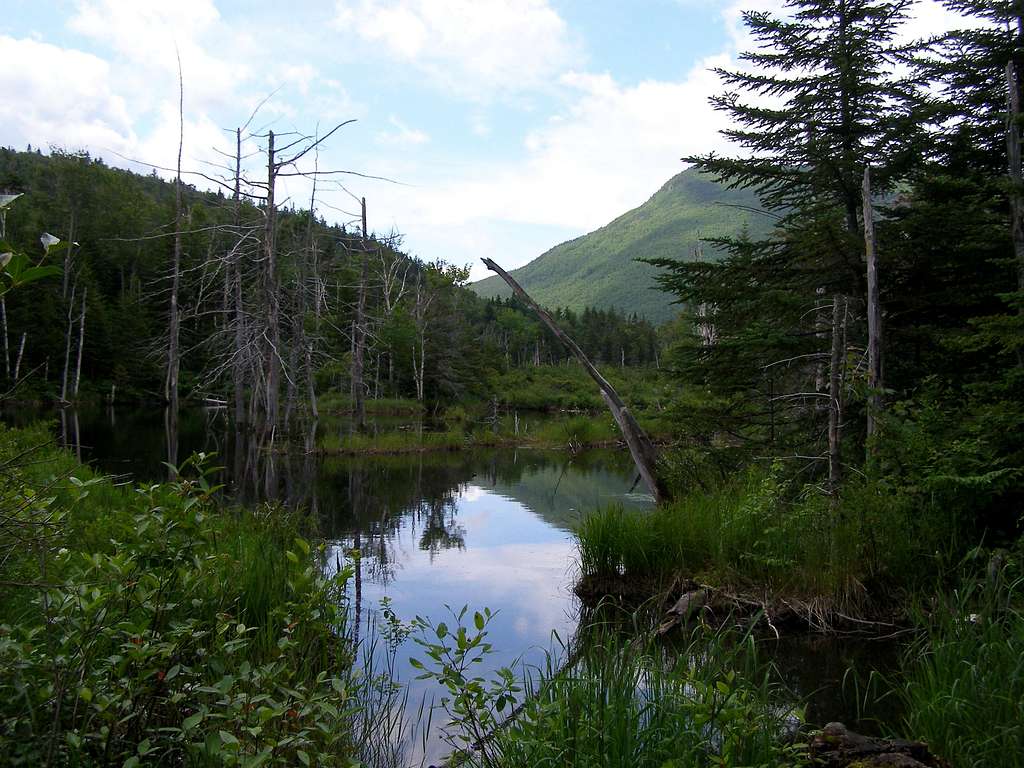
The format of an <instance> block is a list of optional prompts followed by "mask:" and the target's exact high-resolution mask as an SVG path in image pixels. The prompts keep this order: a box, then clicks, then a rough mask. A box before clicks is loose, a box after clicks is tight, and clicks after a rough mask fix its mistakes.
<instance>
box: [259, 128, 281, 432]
mask: <svg viewBox="0 0 1024 768" xmlns="http://www.w3.org/2000/svg"><path fill="white" fill-rule="evenodd" d="M276 181H277V166H276V165H275V164H274V132H273V131H270V133H269V134H268V139H267V210H266V221H265V227H264V232H263V258H264V269H265V276H264V300H265V301H266V303H267V308H266V311H267V334H268V336H269V341H268V345H269V347H270V348H269V350H267V357H266V360H265V364H266V387H267V392H266V398H267V399H266V405H267V407H266V416H267V424H266V427H267V429H272V428H273V427H274V425H275V424H277V410H278V398H279V395H280V393H279V389H280V384H279V379H280V376H281V362H280V359H279V358H278V355H279V354H280V349H281V327H280V318H279V311H278V310H279V307H278V303H277V300H278V286H277V253H276V250H275V248H274V230H275V225H276V223H277V209H276V207H275V205H276V204H275V202H274V185H275V183H276Z"/></svg>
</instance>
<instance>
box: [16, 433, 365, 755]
mask: <svg viewBox="0 0 1024 768" xmlns="http://www.w3.org/2000/svg"><path fill="white" fill-rule="evenodd" d="M2 437H3V443H2V445H0V448H2V449H3V456H4V457H5V459H6V460H5V462H4V467H5V472H4V473H3V479H4V486H3V489H4V494H3V496H2V497H0V501H2V503H3V504H4V506H5V509H11V506H10V505H11V503H12V502H19V501H21V500H24V499H32V500H33V501H34V503H35V504H36V506H40V507H41V508H42V509H44V510H45V511H46V513H47V518H46V520H47V523H46V524H47V526H48V530H49V531H51V532H52V535H51V536H49V537H48V538H46V539H39V537H38V535H37V534H38V532H33V530H32V529H29V528H25V527H24V526H22V527H20V528H11V529H5V530H4V535H5V539H4V543H5V544H8V545H9V544H11V543H12V542H14V543H16V538H17V536H19V535H29V536H34V537H35V538H32V539H26V542H27V543H28V544H30V545H31V546H29V547H28V548H29V549H30V550H31V553H30V554H31V555H32V556H31V557H21V558H20V559H19V558H8V560H7V561H6V562H5V564H4V570H3V572H2V574H0V577H2V578H3V579H4V580H5V581H9V579H10V576H11V575H12V570H11V567H14V568H15V569H16V570H15V571H13V572H14V573H17V574H18V575H19V576H21V577H22V578H23V579H27V580H26V582H25V584H24V585H23V587H22V589H21V590H20V598H21V599H20V600H19V601H18V602H17V603H16V605H17V607H18V609H17V610H16V611H9V612H5V614H4V622H3V625H2V626H0V754H3V755H4V757H5V759H6V760H7V761H8V762H9V763H11V764H14V765H19V764H23V765H37V764H59V765H64V764H71V765H89V764H104V765H107V764H111V763H114V764H119V765H137V764H141V763H151V762H153V761H155V760H158V761H160V762H162V763H172V764H185V765H259V764H278V765H296V764H311V763H315V764H318V765H348V764H350V762H351V758H354V757H355V755H356V754H357V753H358V752H359V751H361V750H362V749H363V748H364V747H365V746H366V744H365V734H366V733H367V732H368V728H367V720H366V718H367V716H368V715H367V712H366V711H365V708H364V707H363V706H362V703H361V702H360V701H359V697H360V696H361V694H362V693H363V692H364V691H365V689H366V688H367V686H370V685H375V684H376V683H375V682H374V681H371V680H368V679H367V678H365V677H363V676H360V675H357V674H354V673H353V669H352V667H353V658H354V649H353V647H352V643H351V642H350V640H349V639H348V637H349V633H348V613H347V602H346V600H345V596H344V587H345V583H346V581H347V580H348V578H349V577H350V576H351V573H352V570H351V568H350V567H346V568H342V569H341V571H340V572H339V573H338V574H336V575H335V576H334V577H331V578H326V577H324V576H323V575H322V565H321V563H320V562H319V560H320V557H319V553H318V552H317V551H314V550H313V549H312V548H311V547H310V545H309V544H307V543H306V541H305V540H304V539H303V538H301V536H300V535H299V533H300V530H299V528H300V520H299V519H298V517H297V516H296V515H295V514H294V513H291V512H288V511H286V510H283V509H280V508H277V507H270V506H266V507H262V508H259V509H256V510H253V511H237V512H234V513H232V512H231V511H228V510H224V509H221V508H218V506H217V505H216V503H215V498H216V492H217V486H216V485H215V484H214V483H212V481H211V477H212V475H213V474H214V472H213V470H212V469H211V468H209V466H208V462H207V461H206V459H207V457H202V456H199V457H196V458H195V459H193V460H190V461H189V462H186V465H185V466H183V467H182V468H181V473H180V474H179V476H178V478H177V479H176V480H175V481H173V482H170V483H164V484H157V485H152V486H148V487H143V488H137V489H129V488H126V487H119V486H115V485H114V484H113V483H112V482H111V481H110V480H109V479H106V478H99V477H95V476H91V473H89V472H88V470H84V469H82V468H80V467H77V466H76V465H75V464H74V462H73V459H71V458H70V457H69V456H68V455H67V454H65V453H63V452H60V451H56V450H54V449H53V448H52V447H48V448H47V447H41V448H37V451H38V452H39V455H36V456H35V458H34V459H33V461H31V462H28V463H24V462H22V461H21V459H20V458H19V457H23V456H24V453H23V451H21V450H19V446H20V445H21V444H22V443H24V442H26V441H27V442H28V443H30V444H31V445H32V446H34V447H37V446H38V445H39V443H37V442H36V441H37V440H38V438H39V437H40V434H39V433H38V432H31V431H30V432H24V433H21V432H11V431H6V432H4V433H3V435H2ZM42 457H45V458H46V459H47V461H46V462H45V463H41V462H40V461H39V459H40V458H42ZM69 473H72V474H69ZM33 478H46V479H44V480H43V481H42V482H43V486H41V487H43V488H45V492H43V493H41V492H40V490H39V488H38V487H36V486H35V485H34V484H33ZM25 508H26V507H25V505H24V504H20V506H16V507H15V509H18V510H22V511H23V510H24V509H25ZM101 531H105V533H106V540H105V541H102V542H100V539H101V535H102V534H101ZM97 543H101V544H102V546H97V547H95V548H94V547H93V545H94V544H97ZM8 549H9V550H11V551H16V548H13V547H8ZM12 559H13V560H14V561H15V562H14V563H13V565H12V562H11V560H12ZM33 564H34V567H35V571H34V572H33V571H32V570H31V566H33ZM12 604H14V603H12Z"/></svg>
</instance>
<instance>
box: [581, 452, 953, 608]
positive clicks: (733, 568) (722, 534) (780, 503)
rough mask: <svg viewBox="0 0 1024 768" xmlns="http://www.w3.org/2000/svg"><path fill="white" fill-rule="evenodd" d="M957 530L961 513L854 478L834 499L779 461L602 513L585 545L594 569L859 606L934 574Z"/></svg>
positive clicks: (584, 536) (585, 559) (587, 564)
mask: <svg viewBox="0 0 1024 768" xmlns="http://www.w3.org/2000/svg"><path fill="white" fill-rule="evenodd" d="M955 533H956V531H955V521H953V520H950V519H949V518H948V517H943V515H942V514H941V513H939V512H937V511H936V510H929V509H920V508H913V507H912V506H911V505H910V504H908V503H906V502H905V501H904V500H903V499H902V498H901V497H900V496H899V495H898V494H897V493H895V492H893V491H892V490H891V489H885V488H880V487H878V486H875V485H871V484H868V483H867V482H864V483H862V484H860V485H858V484H856V483H853V482H851V483H849V484H848V487H847V489H846V491H845V494H844V496H843V498H842V500H841V504H840V505H839V507H838V508H833V507H832V506H831V504H830V500H829V499H828V498H827V497H826V496H824V495H823V494H821V493H820V492H818V491H817V490H816V489H810V488H798V487H795V486H794V485H793V484H792V483H791V482H790V481H788V480H787V479H786V477H785V475H784V474H783V472H782V471H781V469H780V468H779V467H777V466H776V467H772V468H764V467H755V468H751V469H749V470H747V471H746V472H744V473H742V474H740V475H739V476H736V477H734V478H732V479H730V480H728V481H726V482H724V483H721V484H719V485H717V486H714V487H711V488H709V489H706V490H705V489H700V490H694V491H691V492H690V493H687V494H685V495H683V496H682V497H681V498H679V499H678V500H677V501H675V502H673V503H671V504H668V505H664V506H661V507H658V508H657V509H655V510H653V511H652V512H650V513H636V512H629V513H627V512H624V511H623V510H622V509H620V508H616V507H610V508H607V509H603V510H599V511H596V512H593V513H591V514H590V515H588V516H587V517H586V518H584V519H583V521H582V522H581V524H580V526H579V528H578V531H577V547H578V550H579V558H580V566H581V571H582V573H583V575H584V576H593V577H599V578H601V577H611V578H615V577H620V578H625V579H632V580H648V581H650V580H663V579H668V578H671V577H672V576H674V575H676V574H684V575H687V576H690V577H693V578H697V579H698V580H705V581H708V582H710V583H713V584H716V585H718V586H735V587H743V586H756V587H757V588H758V590H759V591H764V590H767V591H769V592H771V593H776V594H778V593H785V594H787V595H789V596H795V597H804V598H824V599H827V600H829V601H833V602H835V601H840V602H843V603H845V604H850V603H858V602H861V601H865V600H868V599H869V598H870V597H872V596H877V593H884V592H886V591H887V590H892V589H894V588H896V586H897V585H898V586H899V587H901V588H905V589H912V588H913V587H914V586H917V585H921V584H923V583H934V579H935V575H936V573H937V572H938V570H939V569H940V568H941V567H942V564H943V563H944V562H945V560H946V558H947V557H948V556H949V555H948V552H949V550H950V549H951V548H952V547H953V546H954V545H953V544H952V543H951V542H953V541H954V540H955ZM872 590H873V591H874V592H875V593H876V595H871V594H869V593H870V592H871V591H872Z"/></svg>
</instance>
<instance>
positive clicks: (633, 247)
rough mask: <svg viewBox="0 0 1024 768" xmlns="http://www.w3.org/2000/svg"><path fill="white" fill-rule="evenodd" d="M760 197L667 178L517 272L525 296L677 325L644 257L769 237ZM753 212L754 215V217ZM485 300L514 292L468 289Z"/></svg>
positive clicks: (483, 286)
mask: <svg viewBox="0 0 1024 768" xmlns="http://www.w3.org/2000/svg"><path fill="white" fill-rule="evenodd" d="M758 207H759V206H758V201H757V197H756V196H755V195H754V194H753V193H752V192H749V191H746V190H742V191H737V190H729V189H726V188H725V187H724V186H722V185H721V184H718V183H717V182H715V181H713V180H712V179H710V178H709V177H707V176H704V175H702V174H699V173H697V172H696V171H695V170H692V169H690V170H686V171H683V172H682V173H680V174H678V175H676V176H674V177H673V178H671V179H669V181H668V182H666V183H665V185H664V186H663V187H662V188H661V189H659V190H658V191H657V192H656V193H655V194H654V196H653V197H651V198H650V199H649V200H648V201H647V202H646V203H644V204H643V205H641V206H640V207H639V208H634V209H633V210H632V211H629V212H628V213H624V214H623V215H621V216H619V217H618V218H617V219H615V220H614V221H612V222H611V223H610V224H607V225H605V226H603V227H601V228H600V229H598V230H596V231H594V232H591V233H590V234H588V235H583V236H582V237H577V238H576V239H575V240H569V241H568V242H565V243H562V244H561V245H556V246H555V247H554V248H552V249H551V250H549V251H547V252H546V253H544V254H542V255H541V256H539V257H537V258H536V259H534V260H533V261H531V262H530V263H529V264H527V265H526V266H523V267H520V268H519V269H517V270H514V271H513V272H512V275H513V276H514V277H515V278H516V280H518V281H519V284H520V285H522V286H523V288H524V289H525V290H526V292H527V293H529V294H530V295H531V296H532V297H533V298H534V299H536V300H537V301H538V302H539V303H540V304H543V305H545V306H547V307H552V308H554V307H569V308H571V309H573V310H577V311H579V310H582V309H583V308H584V307H587V306H590V307H596V308H609V307H614V308H616V309H618V310H620V311H624V312H628V313H632V312H636V313H637V314H639V315H642V316H644V317H646V318H647V319H648V320H651V321H652V322H656V323H660V322H663V321H665V320H669V319H671V318H672V317H673V316H674V315H675V313H676V307H675V306H673V305H672V304H671V300H672V298H671V297H670V296H669V295H668V294H666V293H663V292H662V291H660V290H658V287H657V284H656V283H655V282H654V276H655V275H656V274H657V272H658V270H657V269H655V268H654V267H652V266H649V265H647V264H642V263H640V262H638V261H637V259H641V258H655V257H669V258H677V259H692V258H694V254H695V252H696V251H697V249H698V248H699V247H701V248H702V249H703V253H704V257H705V258H715V257H716V256H717V255H718V253H717V251H716V249H715V248H713V247H712V246H711V245H709V244H707V243H704V244H702V243H701V242H700V240H701V238H708V237H721V236H723V235H738V234H740V233H741V232H742V231H744V229H746V230H747V231H749V232H750V233H751V234H752V235H757V234H761V233H763V232H764V231H765V230H766V229H767V227H768V225H769V223H770V221H769V219H768V218H767V217H766V216H764V215H762V214H760V213H757V211H756V209H757V208H758ZM750 209H755V210H750ZM469 287H470V288H471V289H472V290H474V291H476V293H478V294H479V295H481V296H484V297H490V296H508V295H510V294H511V291H510V290H509V288H508V286H507V285H505V283H504V282H503V281H502V280H501V278H499V277H498V276H497V275H492V276H491V277H488V278H486V279H484V280H481V281H479V282H477V283H473V284H472V285H470V286H469Z"/></svg>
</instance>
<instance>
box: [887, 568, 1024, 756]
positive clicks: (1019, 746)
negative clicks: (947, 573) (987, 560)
mask: <svg viewBox="0 0 1024 768" xmlns="http://www.w3.org/2000/svg"><path fill="white" fill-rule="evenodd" d="M1007 576H1008V575H1007V573H1006V572H1005V571H1004V572H1003V573H1001V574H995V578H994V579H990V580H989V581H987V582H980V581H976V582H973V583H970V584H968V586H966V587H965V588H964V589H962V590H960V591H959V592H957V593H955V594H954V595H953V596H952V597H951V598H950V599H948V600H945V601H942V602H941V603H940V605H939V606H938V608H937V609H936V610H935V611H933V613H932V624H931V626H930V628H929V631H928V633H927V634H926V635H925V636H924V637H922V638H921V639H920V640H919V641H918V642H916V643H915V644H914V645H913V646H912V647H911V649H910V651H909V652H908V654H907V660H906V664H905V673H904V675H903V676H902V678H901V679H900V680H898V681H893V684H894V686H895V688H896V690H897V692H898V695H899V696H900V698H901V699H902V702H903V704H904V706H905V709H906V712H907V714H906V728H905V730H906V732H907V733H909V734H912V735H913V736H915V737H920V738H923V739H925V740H927V741H928V743H929V745H930V746H931V747H932V749H933V750H934V751H935V752H936V753H937V754H940V755H942V756H943V757H944V758H946V759H947V760H948V761H949V762H950V764H951V765H955V766H957V768H975V767H977V768H981V766H1004V767H1005V768H1017V767H1018V766H1024V579H1022V578H1016V579H1010V578H1008V577H1007Z"/></svg>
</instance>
